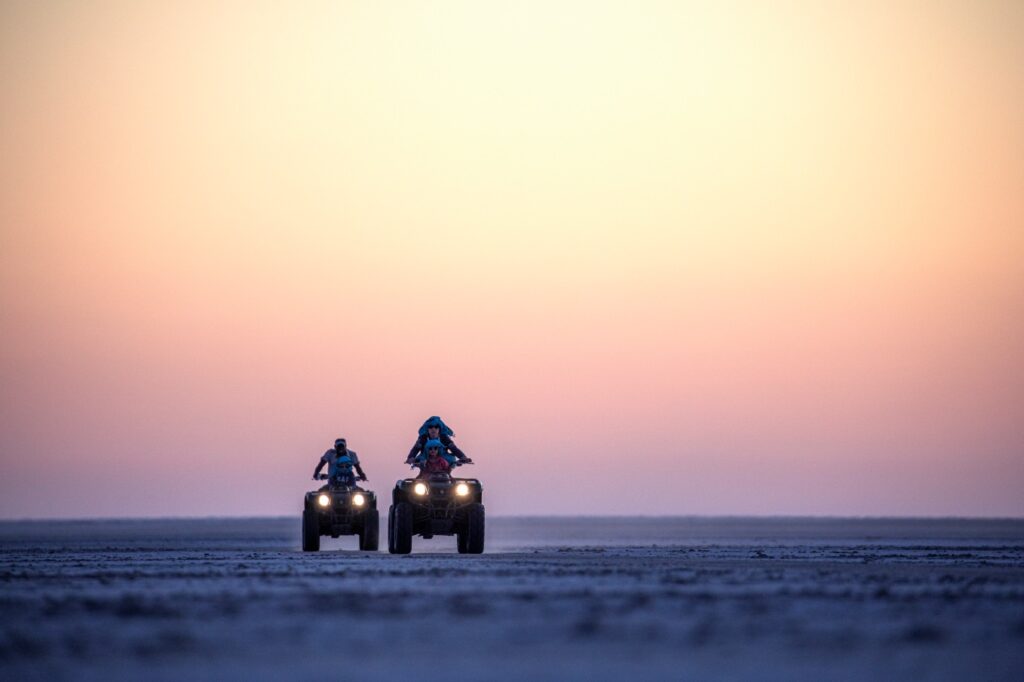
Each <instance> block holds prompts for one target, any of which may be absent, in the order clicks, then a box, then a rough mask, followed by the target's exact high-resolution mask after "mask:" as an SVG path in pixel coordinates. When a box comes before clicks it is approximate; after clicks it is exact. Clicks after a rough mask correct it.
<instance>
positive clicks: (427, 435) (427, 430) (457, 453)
mask: <svg viewBox="0 0 1024 682" xmlns="http://www.w3.org/2000/svg"><path fill="white" fill-rule="evenodd" d="M454 435H455V432H454V431H452V430H451V429H450V428H448V425H447V424H445V423H444V422H443V421H441V418H440V417H431V418H430V419H428V420H427V421H425V422H423V426H421V427H420V434H419V437H418V438H417V439H416V442H415V443H413V446H412V450H410V451H409V456H408V457H406V458H405V463H406V464H412V463H413V462H414V461H415V460H416V456H417V455H419V454H420V453H421V452H422V451H423V448H424V446H425V445H426V443H427V441H428V440H436V441H438V442H439V443H440V444H441V456H442V457H444V458H445V459H446V460H448V463H449V464H453V463H454V462H455V460H458V461H459V462H460V463H461V464H469V463H470V462H472V461H473V460H471V459H470V458H469V457H467V456H466V453H464V452H463V451H462V450H460V449H459V446H458V445H456V444H455V441H453V440H452V436H454Z"/></svg>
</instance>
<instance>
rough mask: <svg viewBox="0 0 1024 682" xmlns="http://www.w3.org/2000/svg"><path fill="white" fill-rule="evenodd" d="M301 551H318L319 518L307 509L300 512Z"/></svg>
mask: <svg viewBox="0 0 1024 682" xmlns="http://www.w3.org/2000/svg"><path fill="white" fill-rule="evenodd" d="M302 551H303V552H318V551H320V520H319V519H318V518H317V516H316V512H311V511H309V510H308V509H306V510H304V511H303V512H302Z"/></svg>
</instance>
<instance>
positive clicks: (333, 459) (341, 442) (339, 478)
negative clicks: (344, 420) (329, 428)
mask: <svg viewBox="0 0 1024 682" xmlns="http://www.w3.org/2000/svg"><path fill="white" fill-rule="evenodd" d="M325 464H326V465H327V484H328V486H331V487H334V486H343V485H347V486H352V487H355V484H356V481H365V480H367V479H366V474H364V473H363V468H362V467H361V466H359V456H358V455H357V454H356V451H355V450H349V449H348V442H347V441H346V440H345V439H344V438H338V439H337V440H335V441H334V448H333V449H331V450H328V451H327V452H325V453H324V454H323V456H322V457H320V462H319V463H318V464H317V465H316V469H315V470H314V471H313V480H314V481H319V480H320V470H321V469H323V468H324V465H325ZM353 469H354V470H355V472H356V474H358V476H354V475H353V474H352V471H353Z"/></svg>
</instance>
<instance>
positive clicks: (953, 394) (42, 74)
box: [0, 0, 1024, 518]
mask: <svg viewBox="0 0 1024 682" xmlns="http://www.w3.org/2000/svg"><path fill="white" fill-rule="evenodd" d="M1022 122H1024V4H1022V3H1019V2H967V1H962V2H949V3H914V2H895V3H893V2H868V3H846V4H842V3H818V2H792V3H789V2H779V3H774V2H773V3H763V2H753V1H751V2H746V1H737V2H723V3H712V2H708V3H704V2H629V3H626V2H609V3H604V2H583V1H582V0H581V1H578V2H536V3H533V2H526V3H501V2H493V3H492V2H480V1H467V2H437V3H433V2H432V3H417V2H389V3H375V2H323V3H321V2H305V3H296V4H289V3H279V4H275V3H267V4H261V3H234V2H215V3H206V2H196V3H139V2H79V3H59V2H22V1H8V2H5V3H3V5H2V6H0V517H6V518H20V517H43V516H140V515H144V516H148V515H193V514H198V515H209V514H214V515H242V514H292V513H298V512H297V510H298V509H299V508H300V504H301V494H302V492H303V491H304V490H306V489H308V488H309V487H310V486H311V485H312V482H311V481H309V480H308V479H309V476H310V474H311V473H312V470H313V467H314V465H315V464H316V460H317V458H318V456H319V455H320V454H321V453H322V452H323V450H324V449H325V448H327V447H328V446H329V445H330V443H331V442H332V441H333V439H334V438H335V437H336V436H339V435H344V436H346V437H347V438H348V440H349V443H350V445H351V446H352V447H353V448H354V449H355V450H356V451H358V452H359V453H360V456H361V458H362V460H363V463H364V468H365V469H366V471H367V474H368V475H369V476H370V485H371V487H373V488H374V489H376V490H377V491H378V493H386V491H387V490H388V489H389V488H390V486H391V485H392V484H393V482H394V480H395V479H396V478H399V477H401V476H403V475H405V472H407V471H408V469H407V468H405V467H404V466H403V465H402V460H403V459H404V456H405V454H406V452H407V451H408V448H409V447H410V446H411V444H412V441H413V439H414V437H415V431H416V428H417V427H418V426H419V424H420V422H421V421H422V420H423V419H425V418H426V417H428V416H430V415H432V414H440V415H442V416H443V417H444V418H445V419H446V420H447V421H448V422H449V423H450V424H451V425H452V426H453V427H454V429H455V431H456V441H457V442H458V443H459V444H460V446H461V447H462V448H463V449H464V450H466V452H467V453H468V454H469V455H471V456H472V457H473V458H474V459H475V460H476V461H477V465H476V467H475V468H474V469H473V470H472V471H471V473H472V474H473V475H476V476H479V477H480V478H481V479H482V480H483V481H484V484H485V486H486V490H487V493H486V496H487V498H488V499H487V502H488V507H489V512H490V513H495V514H547V513H558V514H577V513H579V514H595V513H608V514H630V513H633V514H853V515H888V514H894V515H898V514H913V515H918V514H921V515H1004V516H1005V515H1012V516H1020V515H1024V495H1022V494H1021V490H1022V489H1024V352H1022V348H1024V123H1022Z"/></svg>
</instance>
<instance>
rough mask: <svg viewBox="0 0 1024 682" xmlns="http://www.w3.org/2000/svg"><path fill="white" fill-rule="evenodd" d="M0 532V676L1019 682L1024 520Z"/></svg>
mask: <svg viewBox="0 0 1024 682" xmlns="http://www.w3.org/2000/svg"><path fill="white" fill-rule="evenodd" d="M488 532H489V546H488V553H487V554H485V555H483V556H478V557H464V556H459V555H457V554H454V553H453V551H454V540H453V539H452V538H436V539H434V540H432V541H429V542H428V541H422V540H419V539H417V540H416V541H415V542H414V545H415V547H416V550H417V553H414V554H413V555H411V556H407V557H394V556H390V555H388V554H387V553H386V552H381V553H376V554H362V553H358V552H356V551H354V547H355V540H354V538H343V539H339V540H331V539H329V538H325V539H324V542H323V551H321V552H319V553H316V554H303V553H302V552H300V551H298V544H299V540H298V533H299V529H298V522H297V520H295V519H239V520H190V521H165V520H161V521H121V522H114V521H104V522H73V523H59V522H11V523H3V524H0V679H39V680H43V679H45V680H48V681H52V680H62V679H95V680H106V679H128V678H132V679H147V680H154V679H156V680H163V679H167V680H171V679H175V680H177V679H191V680H195V679H211V680H212V679H227V678H239V679H250V680H251V679H257V680H258V679H316V680H324V679H355V678H357V677H363V678H366V679H383V678H394V677H397V676H398V675H407V676H409V679H418V680H434V679H437V680H440V679H482V680H504V679H517V680H518V679H529V678H541V679H580V680H621V679H630V678H632V679H635V680H641V679H691V678H692V679H707V678H715V679H722V678H725V679H808V680H810V679H814V680H821V679H829V680H835V679H851V680H852V679H907V678H910V677H913V678H915V679H917V680H928V679H993V680H997V679H1006V680H1019V679H1021V670H1024V522H1022V521H1002V522H999V521H941V520H939V521H912V520H911V521H907V520H898V519H897V520H884V519H876V520H852V521H851V520H842V519H686V518H683V519H493V520H491V521H489V528H488Z"/></svg>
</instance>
